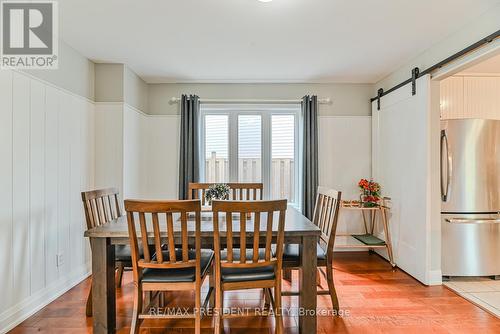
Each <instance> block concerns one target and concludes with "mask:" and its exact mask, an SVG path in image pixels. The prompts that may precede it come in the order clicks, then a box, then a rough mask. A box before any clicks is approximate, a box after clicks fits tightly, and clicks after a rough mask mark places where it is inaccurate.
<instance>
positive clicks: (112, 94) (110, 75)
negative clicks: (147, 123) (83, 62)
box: [95, 64, 124, 102]
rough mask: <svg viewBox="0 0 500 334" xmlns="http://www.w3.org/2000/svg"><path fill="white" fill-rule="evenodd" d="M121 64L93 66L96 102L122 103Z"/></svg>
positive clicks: (122, 76)
mask: <svg viewBox="0 0 500 334" xmlns="http://www.w3.org/2000/svg"><path fill="white" fill-rule="evenodd" d="M123 71H124V70H123V64H95V100H96V102H123V95H124V93H123V78H124V75H123Z"/></svg>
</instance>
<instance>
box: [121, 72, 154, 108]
mask: <svg viewBox="0 0 500 334" xmlns="http://www.w3.org/2000/svg"><path fill="white" fill-rule="evenodd" d="M123 85H124V86H123V89H124V101H125V102H126V103H127V104H129V105H131V106H132V107H134V108H137V109H139V110H142V111H144V112H146V111H147V110H148V85H147V84H146V82H144V80H142V79H141V78H140V77H139V76H138V75H137V74H135V72H134V71H132V70H131V69H130V68H129V67H127V66H125V69H124V80H123Z"/></svg>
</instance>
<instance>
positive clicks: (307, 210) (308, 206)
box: [302, 95, 318, 219]
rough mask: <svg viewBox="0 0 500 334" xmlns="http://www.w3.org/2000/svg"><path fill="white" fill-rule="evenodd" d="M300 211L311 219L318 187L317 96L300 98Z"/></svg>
mask: <svg viewBox="0 0 500 334" xmlns="http://www.w3.org/2000/svg"><path fill="white" fill-rule="evenodd" d="M302 117H303V148H302V213H303V214H304V215H305V216H306V217H307V218H309V219H312V216H313V211H314V202H315V200H316V191H317V189H318V97H317V96H315V95H312V96H309V95H306V96H304V97H303V98H302Z"/></svg>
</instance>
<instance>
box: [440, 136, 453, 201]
mask: <svg viewBox="0 0 500 334" xmlns="http://www.w3.org/2000/svg"><path fill="white" fill-rule="evenodd" d="M445 150H446V155H445ZM443 158H446V159H444V160H445V161H446V175H443V174H444V172H443ZM451 173H452V166H451V155H450V151H449V146H448V136H446V130H441V199H442V201H443V202H446V201H447V200H448V192H449V190H450V183H451ZM444 181H445V182H444Z"/></svg>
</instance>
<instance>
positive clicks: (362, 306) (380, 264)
mask: <svg viewBox="0 0 500 334" xmlns="http://www.w3.org/2000/svg"><path fill="white" fill-rule="evenodd" d="M334 268H335V284H336V286H337V293H338V295H339V301H340V308H341V310H342V311H344V312H345V315H344V316H343V317H337V318H333V317H331V316H320V317H318V333H370V334H371V333H404V334H411V333H481V334H489V333H492V334H493V333H500V319H498V318H496V317H494V316H492V315H490V314H489V313H487V312H485V311H483V310H482V309H480V308H479V307H477V306H475V305H473V304H471V303H469V302H468V301H466V300H465V299H463V298H461V297H459V296H458V295H456V294H455V293H454V292H452V291H451V290H448V289H447V288H446V287H444V286H435V287H425V286H424V285H422V284H420V283H419V282H417V281H416V280H414V279H413V278H411V277H410V276H408V275H407V274H405V273H404V272H402V271H400V270H395V271H393V270H392V268H391V266H390V265H389V263H388V262H386V261H385V260H383V259H381V258H380V257H379V256H377V255H375V254H368V253H364V252H363V253H354V252H352V253H336V254H335V262H334ZM295 282H296V280H295ZM322 284H326V282H323V283H322ZM294 285H295V284H294ZM89 287H90V281H89V280H86V281H84V282H82V283H81V284H79V285H77V286H76V287H74V288H73V289H71V290H70V291H68V292H67V293H65V294H64V295H63V296H61V297H60V298H58V299H57V300H56V301H54V302H53V303H51V304H50V305H48V306H47V307H45V308H43V309H42V310H40V311H39V312H38V313H36V314H35V315H33V316H32V317H31V318H29V319H27V320H26V321H24V322H23V323H22V324H20V325H19V326H18V327H16V328H15V329H13V330H12V331H11V333H35V332H37V333H40V332H45V333H90V332H91V331H92V329H91V327H92V320H91V318H86V317H85V299H86V297H87V293H88V289H89ZM289 288H290V285H289V284H288V283H286V282H285V283H284V289H285V290H286V289H289ZM132 290H133V286H132V283H131V273H130V272H127V273H125V275H124V281H123V286H122V288H121V290H118V291H117V298H118V301H117V331H118V333H128V331H129V327H128V326H130V321H131V315H132V301H133V299H132ZM260 294H261V293H260V291H249V292H246V293H239V292H228V293H227V294H226V296H225V299H226V301H227V302H226V304H227V305H228V306H235V307H237V306H245V307H258V306H260V305H261V304H260V298H261V295H260ZM168 300H169V301H170V302H171V304H172V305H176V304H179V305H180V306H192V305H191V304H192V301H193V298H192V296H191V295H190V293H176V294H172V295H170V296H169V298H168ZM294 305H297V297H283V307H285V308H286V307H290V306H292V307H293V306H294ZM318 307H320V308H324V309H330V300H329V296H320V297H319V298H318ZM284 319H285V321H284V324H285V327H286V333H298V327H297V326H298V325H297V319H296V318H295V317H294V316H288V317H285V318H284ZM273 323H274V321H273V318H272V317H270V318H269V319H267V318H258V317H254V318H243V319H230V320H225V333H226V334H227V333H252V334H260V333H272V332H273V326H274V325H273ZM229 325H230V327H229ZM210 326H211V319H210V318H206V319H204V320H203V321H202V327H203V328H204V331H203V333H210V332H211V330H210ZM170 327H175V329H169V328H170ZM192 328H193V321H192V320H185V319H179V320H161V321H157V320H155V321H146V322H145V323H144V324H143V326H142V329H143V332H144V333H176V334H179V333H192Z"/></svg>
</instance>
